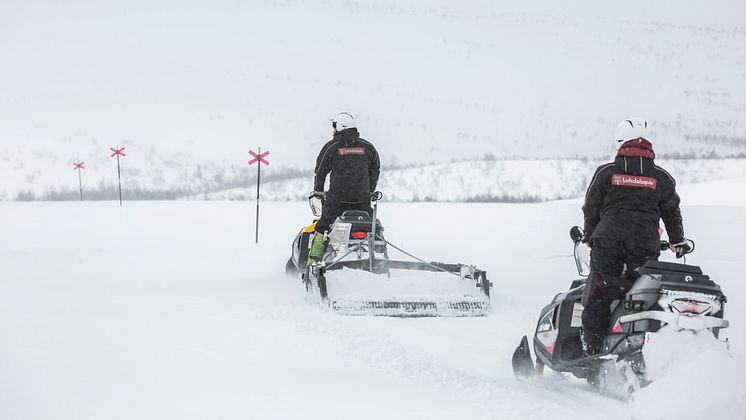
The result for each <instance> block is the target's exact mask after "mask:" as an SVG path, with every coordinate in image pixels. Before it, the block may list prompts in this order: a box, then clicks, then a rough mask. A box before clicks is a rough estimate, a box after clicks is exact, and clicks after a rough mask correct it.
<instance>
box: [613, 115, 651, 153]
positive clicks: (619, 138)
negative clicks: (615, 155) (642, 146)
mask: <svg viewBox="0 0 746 420" xmlns="http://www.w3.org/2000/svg"><path fill="white" fill-rule="evenodd" d="M639 138H643V139H645V140H648V141H650V132H649V131H648V122H647V121H645V120H644V119H642V118H638V117H632V118H627V119H626V120H624V121H622V122H620V123H619V125H618V126H616V131H615V132H614V146H615V147H616V149H617V150H619V148H620V147H622V145H623V144H624V143H626V142H628V141H630V140H635V139H639Z"/></svg>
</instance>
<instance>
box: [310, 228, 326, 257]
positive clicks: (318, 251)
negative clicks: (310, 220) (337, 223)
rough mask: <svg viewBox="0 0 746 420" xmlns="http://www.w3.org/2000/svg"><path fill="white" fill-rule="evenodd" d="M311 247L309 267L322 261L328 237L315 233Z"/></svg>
mask: <svg viewBox="0 0 746 420" xmlns="http://www.w3.org/2000/svg"><path fill="white" fill-rule="evenodd" d="M310 241H311V246H310V248H309V250H308V265H312V264H314V263H316V262H319V261H321V258H323V257H324V253H325V252H326V243H327V239H326V235H322V234H321V233H318V232H314V234H313V237H311V239H310Z"/></svg>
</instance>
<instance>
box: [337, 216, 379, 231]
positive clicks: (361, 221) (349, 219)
mask: <svg viewBox="0 0 746 420" xmlns="http://www.w3.org/2000/svg"><path fill="white" fill-rule="evenodd" d="M339 220H340V221H342V222H346V223H350V224H352V228H351V229H350V232H371V231H372V230H373V218H372V217H371V216H370V215H369V214H368V213H367V212H365V211H362V210H347V211H345V212H344V213H342V216H340V217H339ZM376 232H383V226H381V221H380V220H376ZM376 236H378V235H376Z"/></svg>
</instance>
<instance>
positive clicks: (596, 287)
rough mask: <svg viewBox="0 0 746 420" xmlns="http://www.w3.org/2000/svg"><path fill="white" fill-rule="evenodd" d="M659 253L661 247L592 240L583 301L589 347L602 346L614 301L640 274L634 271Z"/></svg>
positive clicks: (584, 328)
mask: <svg viewBox="0 0 746 420" xmlns="http://www.w3.org/2000/svg"><path fill="white" fill-rule="evenodd" d="M658 256H660V250H657V249H656V250H652V249H648V248H640V247H635V246H631V245H630V244H627V243H625V242H621V241H615V240H611V239H593V246H592V247H591V274H590V276H588V282H587V283H586V286H585V291H584V292H583V300H582V304H583V307H584V309H583V316H582V319H583V336H584V339H585V342H586V343H587V344H588V345H589V346H591V347H594V348H596V349H600V348H601V347H602V343H603V339H604V337H606V334H607V332H608V331H609V321H610V319H609V317H610V315H611V303H612V302H613V301H614V300H617V299H624V297H625V295H626V294H627V292H628V291H629V289H630V288H632V285H633V284H634V283H635V281H636V280H637V277H638V276H639V275H638V274H637V272H636V271H635V270H636V269H637V268H639V267H641V266H642V265H643V264H644V263H645V261H647V260H657V259H658ZM625 265H626V266H627V270H626V271H624V266H625ZM623 271H624V273H623Z"/></svg>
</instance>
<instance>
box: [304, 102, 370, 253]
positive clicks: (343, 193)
mask: <svg viewBox="0 0 746 420" xmlns="http://www.w3.org/2000/svg"><path fill="white" fill-rule="evenodd" d="M330 121H331V122H332V129H333V130H334V136H333V137H332V139H331V140H330V141H329V142H328V143H326V144H325V145H324V147H322V148H321V152H319V156H318V158H317V159H316V169H315V170H314V173H315V176H314V187H313V190H314V191H313V192H312V193H311V194H312V195H315V196H317V197H321V198H322V199H324V204H323V206H322V209H321V218H320V219H319V221H318V222H317V223H316V229H315V232H314V235H313V238H312V239H311V247H310V249H309V251H308V264H313V263H314V262H316V261H319V260H321V258H322V257H323V255H324V252H325V251H326V243H327V239H326V235H327V233H328V230H329V228H330V226H331V225H332V223H334V221H335V220H336V219H337V217H338V216H340V215H341V214H342V213H343V212H344V211H345V210H363V211H366V212H368V214H369V215H372V213H373V210H372V208H371V206H370V199H371V194H372V193H373V192H374V191H375V190H376V184H377V183H378V175H379V174H380V172H381V162H380V159H379V157H378V152H377V151H376V148H375V147H373V145H372V144H371V143H370V142H369V141H367V140H364V139H361V138H360V133H359V132H358V130H357V125H356V124H355V118H354V117H353V116H352V114H350V113H348V112H340V113H339V114H337V115H335V116H334V118H330ZM330 173H331V175H330V176H329V191H327V192H326V193H324V183H325V182H326V176H327V175H328V174H330Z"/></svg>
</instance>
